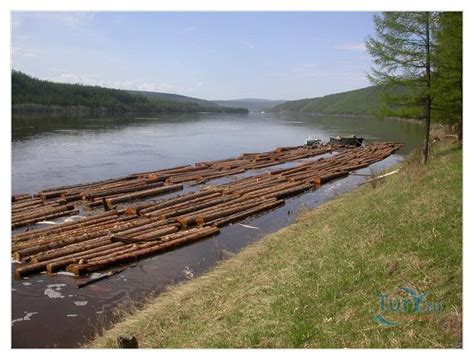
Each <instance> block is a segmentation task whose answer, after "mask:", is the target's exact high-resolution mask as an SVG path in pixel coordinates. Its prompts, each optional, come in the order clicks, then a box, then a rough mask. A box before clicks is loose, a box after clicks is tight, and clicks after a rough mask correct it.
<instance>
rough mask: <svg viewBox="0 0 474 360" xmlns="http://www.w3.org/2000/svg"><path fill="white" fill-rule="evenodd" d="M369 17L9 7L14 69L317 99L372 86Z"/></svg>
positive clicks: (95, 80) (69, 78)
mask: <svg viewBox="0 0 474 360" xmlns="http://www.w3.org/2000/svg"><path fill="white" fill-rule="evenodd" d="M373 15H374V14H373V13H363V12H353V13H343V12H337V13H328V12H305V13H297V12H287V13H278V12H273V13H258V12H253V13H251V12H248V13H231V12H228V13H219V12H210V13H209V12H196V13H163V12H162V13H159V12H158V13H156V12H155V13H153V12H148V13H138V12H132V13H130V12H129V13H125V12H98V13H92V12H12V15H11V21H12V47H11V59H12V68H13V69H15V70H20V71H22V72H25V73H27V74H30V75H32V76H35V77H37V78H40V79H48V80H52V81H58V82H68V83H81V84H87V85H100V86H106V87H113V88H118V89H129V90H145V91H159V92H169V93H177V94H182V95H187V96H193V97H198V98H203V99H208V100H221V99H241V98H263V99H284V100H293V99H301V98H308V97H317V96H323V95H327V94H331V93H336V92H341V91H347V90H352V89H357V88H361V87H366V86H369V85H370V83H369V82H368V80H367V76H366V74H367V72H369V71H370V67H371V65H372V61H371V58H370V56H369V54H368V53H367V51H366V49H365V46H364V40H365V39H366V37H367V36H368V35H371V34H373V32H374V25H373Z"/></svg>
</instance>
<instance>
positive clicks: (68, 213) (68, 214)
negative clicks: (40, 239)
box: [12, 210, 79, 229]
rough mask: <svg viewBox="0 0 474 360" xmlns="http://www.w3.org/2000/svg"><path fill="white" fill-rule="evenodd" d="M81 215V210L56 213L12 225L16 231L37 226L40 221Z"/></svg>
mask: <svg viewBox="0 0 474 360" xmlns="http://www.w3.org/2000/svg"><path fill="white" fill-rule="evenodd" d="M76 214H79V210H68V211H63V212H60V213H54V214H51V215H44V216H40V217H38V218H32V219H27V220H22V221H18V222H15V223H13V224H12V229H16V228H18V227H21V226H26V225H33V224H36V223H37V222H39V221H45V220H51V219H56V218H59V217H64V216H71V215H76Z"/></svg>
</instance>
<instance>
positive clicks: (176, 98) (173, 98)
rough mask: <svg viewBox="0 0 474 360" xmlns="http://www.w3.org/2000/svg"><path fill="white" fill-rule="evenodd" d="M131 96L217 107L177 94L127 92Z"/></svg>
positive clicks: (210, 102)
mask: <svg viewBox="0 0 474 360" xmlns="http://www.w3.org/2000/svg"><path fill="white" fill-rule="evenodd" d="M128 92H129V93H130V94H132V95H142V96H145V97H146V98H148V99H151V100H162V101H172V102H184V103H195V104H198V105H199V106H203V107H219V105H218V104H216V103H215V102H212V101H209V100H203V99H198V98H194V97H190V96H183V95H178V94H169V93H162V92H154V91H137V90H128ZM222 106H224V107H242V108H244V107H245V106H225V105H222Z"/></svg>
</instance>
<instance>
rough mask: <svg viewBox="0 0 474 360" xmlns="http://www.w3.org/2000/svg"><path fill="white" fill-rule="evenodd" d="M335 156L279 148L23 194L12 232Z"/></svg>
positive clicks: (15, 206) (321, 148) (324, 148)
mask: <svg viewBox="0 0 474 360" xmlns="http://www.w3.org/2000/svg"><path fill="white" fill-rule="evenodd" d="M331 150H334V147H331V146H329V145H318V146H312V147H309V146H301V147H280V148H277V149H275V150H273V151H269V152H262V153H251V154H242V155H241V156H239V157H236V158H230V159H224V160H215V161H206V162H200V163H196V164H195V165H185V166H180V167H175V168H169V169H163V170H156V171H150V172H145V173H137V174H131V175H128V176H125V177H121V178H116V179H109V180H103V181H98V182H91V183H86V184H76V185H68V186H61V187H54V188H49V189H44V190H42V191H40V192H38V193H36V194H35V195H33V196H30V195H28V194H18V195H14V196H12V213H13V218H12V228H17V227H20V226H25V225H31V224H34V223H36V222H38V221H42V220H51V219H55V218H60V217H63V216H70V215H73V214H76V213H78V212H79V211H78V210H76V209H75V208H74V206H73V204H77V203H80V204H81V205H84V206H85V207H86V209H91V208H95V207H98V206H102V205H103V206H104V207H105V209H106V210H108V209H112V208H113V207H114V206H115V205H116V204H119V203H125V202H130V201H134V200H137V199H145V198H154V197H157V196H161V195H163V194H167V193H170V192H176V191H181V190H182V189H183V184H184V183H187V182H192V183H196V184H202V183H205V182H207V181H209V180H213V179H217V178H222V177H226V176H230V175H236V174H240V173H243V172H245V171H248V170H255V169H260V168H264V167H270V166H274V165H278V164H282V163H285V162H290V161H295V160H298V159H304V158H309V157H314V156H317V155H321V154H324V153H326V152H329V151H331Z"/></svg>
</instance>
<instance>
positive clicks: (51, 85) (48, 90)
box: [12, 71, 248, 113]
mask: <svg viewBox="0 0 474 360" xmlns="http://www.w3.org/2000/svg"><path fill="white" fill-rule="evenodd" d="M190 99H191V98H190ZM12 105H13V110H14V111H15V110H19V111H25V110H26V111H28V110H31V111H34V110H35V109H41V110H48V108H55V109H56V108H58V107H62V108H65V109H66V108H75V107H85V108H88V109H101V110H106V111H108V112H114V113H116V112H118V113H126V112H205V111H206V112H226V113H227V112H229V113H233V112H239V113H245V112H248V110H247V109H237V108H225V107H219V106H202V105H200V104H199V103H195V102H184V101H167V100H162V99H158V98H151V97H147V96H143V95H141V94H138V93H130V92H129V91H127V90H117V89H109V88H104V87H100V86H85V85H79V84H63V83H55V82H52V81H46V80H39V79H36V78H33V77H31V76H29V75H26V74H24V73H22V72H19V71H12ZM102 112H103V111H102Z"/></svg>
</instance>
